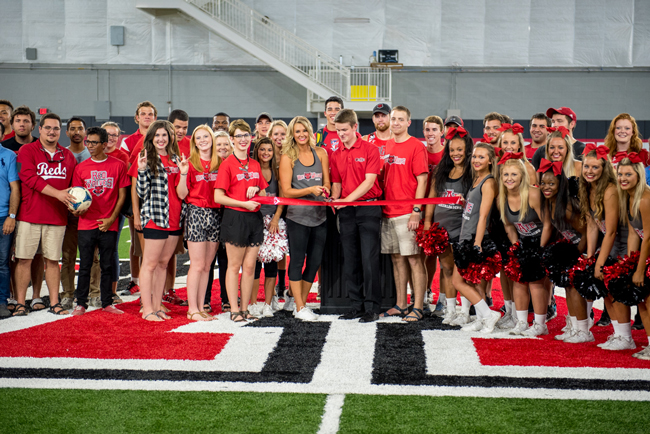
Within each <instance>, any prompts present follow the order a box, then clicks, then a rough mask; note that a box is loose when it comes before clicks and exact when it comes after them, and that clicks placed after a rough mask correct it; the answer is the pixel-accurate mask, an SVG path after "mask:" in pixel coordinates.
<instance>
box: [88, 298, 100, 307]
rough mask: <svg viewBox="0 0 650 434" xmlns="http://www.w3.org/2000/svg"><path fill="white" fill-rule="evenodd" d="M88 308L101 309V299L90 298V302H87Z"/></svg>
mask: <svg viewBox="0 0 650 434" xmlns="http://www.w3.org/2000/svg"><path fill="white" fill-rule="evenodd" d="M88 306H90V307H102V299H101V298H99V297H90V301H89V302H88Z"/></svg>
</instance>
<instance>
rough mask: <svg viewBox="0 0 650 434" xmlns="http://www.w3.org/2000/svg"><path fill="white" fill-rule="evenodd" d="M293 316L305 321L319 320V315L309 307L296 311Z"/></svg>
mask: <svg viewBox="0 0 650 434" xmlns="http://www.w3.org/2000/svg"><path fill="white" fill-rule="evenodd" d="M293 316H294V317H296V318H297V319H300V320H303V321H315V320H317V319H318V315H316V314H315V313H314V312H312V310H311V309H310V308H308V307H307V306H305V307H303V308H302V309H300V310H299V311H296V313H295V314H294V315H293Z"/></svg>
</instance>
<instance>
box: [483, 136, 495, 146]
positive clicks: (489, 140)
mask: <svg viewBox="0 0 650 434" xmlns="http://www.w3.org/2000/svg"><path fill="white" fill-rule="evenodd" d="M492 140H494V137H490V136H488V135H487V134H483V143H488V144H490V143H492Z"/></svg>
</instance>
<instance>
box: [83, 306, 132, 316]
mask: <svg viewBox="0 0 650 434" xmlns="http://www.w3.org/2000/svg"><path fill="white" fill-rule="evenodd" d="M102 311H104V312H108V313H117V314H120V313H124V312H123V311H121V310H119V309H118V308H116V307H114V306H106V307H105V308H103V309H102ZM72 314H73V315H74V312H72Z"/></svg>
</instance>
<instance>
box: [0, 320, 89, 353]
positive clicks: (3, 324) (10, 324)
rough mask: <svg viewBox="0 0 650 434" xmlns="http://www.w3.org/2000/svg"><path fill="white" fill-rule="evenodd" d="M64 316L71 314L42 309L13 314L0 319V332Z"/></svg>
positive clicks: (49, 321) (16, 329) (32, 325)
mask: <svg viewBox="0 0 650 434" xmlns="http://www.w3.org/2000/svg"><path fill="white" fill-rule="evenodd" d="M91 309H92V310H94V309H97V308H89V309H88V310H89V311H90V310H91ZM66 318H68V319H69V318H72V316H71V315H52V314H51V313H49V312H48V311H47V309H43V310H41V311H38V312H31V313H30V314H29V315H27V316H14V317H11V318H7V319H5V320H3V321H0V333H9V332H15V331H18V330H24V329H28V328H30V327H34V326H39V325H43V324H48V323H51V322H54V321H61V320H64V319H66ZM0 366H2V364H0Z"/></svg>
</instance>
